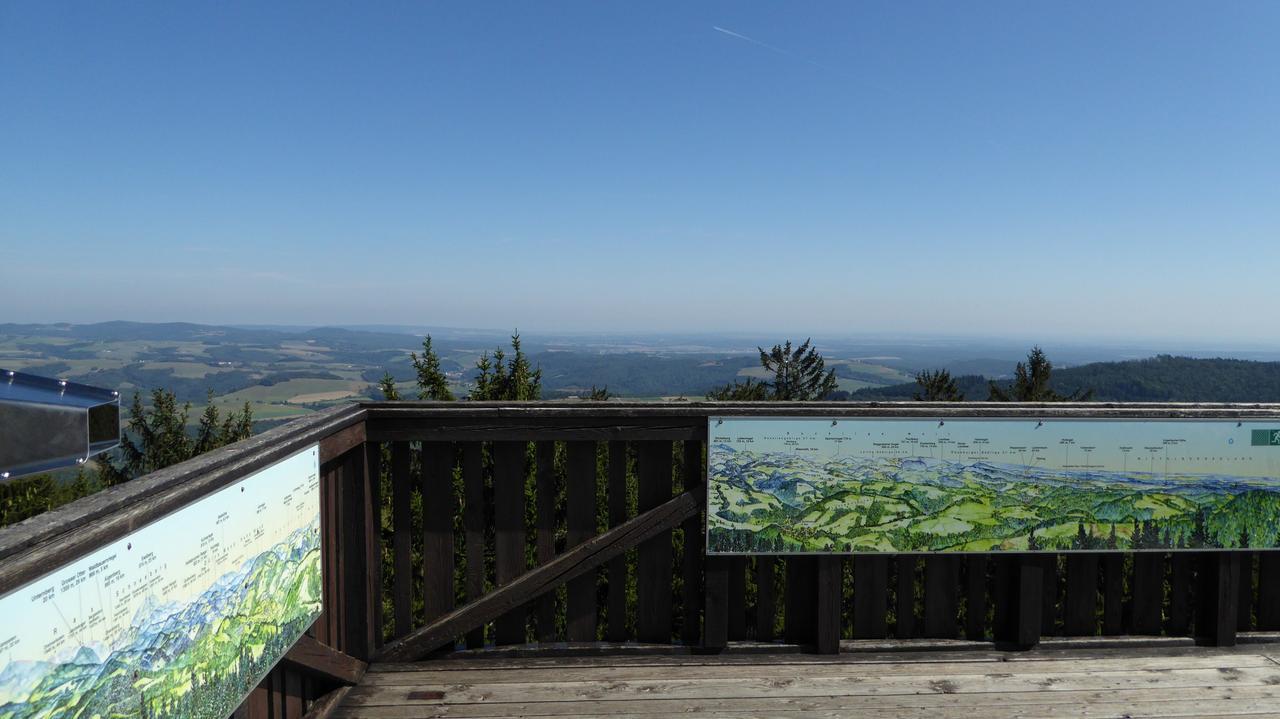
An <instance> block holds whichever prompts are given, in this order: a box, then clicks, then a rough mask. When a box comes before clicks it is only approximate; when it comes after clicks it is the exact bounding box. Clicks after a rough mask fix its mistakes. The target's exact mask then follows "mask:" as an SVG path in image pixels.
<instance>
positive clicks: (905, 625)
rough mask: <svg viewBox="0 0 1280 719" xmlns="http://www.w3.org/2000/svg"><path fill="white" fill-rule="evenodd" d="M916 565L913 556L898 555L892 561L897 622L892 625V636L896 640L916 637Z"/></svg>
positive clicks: (915, 558) (915, 559)
mask: <svg viewBox="0 0 1280 719" xmlns="http://www.w3.org/2000/svg"><path fill="white" fill-rule="evenodd" d="M916 563H917V557H916V556H915V555H914V554H903V555H899V556H898V557H897V559H896V560H895V561H894V566H895V567H896V570H897V572H896V577H895V579H896V583H895V586H896V587H897V591H896V593H895V598H896V600H897V611H896V614H897V618H898V621H897V623H896V624H895V625H894V629H893V636H895V637H897V638H898V639H910V638H911V637H914V636H916Z"/></svg>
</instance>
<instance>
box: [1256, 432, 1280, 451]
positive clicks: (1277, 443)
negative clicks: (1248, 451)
mask: <svg viewBox="0 0 1280 719" xmlns="http://www.w3.org/2000/svg"><path fill="white" fill-rule="evenodd" d="M1249 444H1251V445H1253V446H1254V447H1280V429H1255V430H1253V441H1252V442H1250V443H1249Z"/></svg>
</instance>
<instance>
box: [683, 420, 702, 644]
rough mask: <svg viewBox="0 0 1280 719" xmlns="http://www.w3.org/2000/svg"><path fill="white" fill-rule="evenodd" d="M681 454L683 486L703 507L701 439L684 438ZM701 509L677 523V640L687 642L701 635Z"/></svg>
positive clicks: (696, 640)
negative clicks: (680, 611)
mask: <svg viewBox="0 0 1280 719" xmlns="http://www.w3.org/2000/svg"><path fill="white" fill-rule="evenodd" d="M683 450H684V452H683V458H682V460H681V461H682V469H683V471H682V475H681V476H682V477H683V478H684V482H683V483H684V489H685V491H687V492H693V493H694V494H695V495H696V496H697V497H699V498H700V501H701V503H702V505H703V507H704V509H705V506H706V501H705V498H706V479H705V478H704V476H703V475H705V474H706V465H705V464H703V457H702V442H701V441H699V440H693V439H689V440H685V441H684V447H683ZM702 522H703V512H699V513H698V514H695V515H694V516H692V517H690V518H688V519H686V520H685V521H684V524H682V525H681V530H682V534H683V535H684V556H683V557H681V562H682V567H681V570H680V577H681V580H682V584H683V591H684V593H683V608H684V615H683V618H682V621H681V622H680V640H681V641H683V642H684V643H685V644H687V645H695V644H697V643H698V641H699V639H700V638H701V627H700V626H699V621H698V620H699V618H700V617H701V615H702V604H703V602H702V563H703V561H704V554H705V547H704V545H705V543H706V537H705V535H704V534H703V532H704V531H705V530H704V529H703V524H702Z"/></svg>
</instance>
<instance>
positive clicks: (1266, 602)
mask: <svg viewBox="0 0 1280 719" xmlns="http://www.w3.org/2000/svg"><path fill="white" fill-rule="evenodd" d="M1258 554H1259V555H1260V556H1259V557H1258V629H1260V630H1263V631H1274V630H1277V629H1280V550H1274V549H1272V550H1267V551H1265V552H1259V553H1258Z"/></svg>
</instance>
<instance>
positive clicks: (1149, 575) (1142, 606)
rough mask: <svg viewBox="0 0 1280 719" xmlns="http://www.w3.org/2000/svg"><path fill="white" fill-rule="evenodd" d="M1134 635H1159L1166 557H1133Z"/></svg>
mask: <svg viewBox="0 0 1280 719" xmlns="http://www.w3.org/2000/svg"><path fill="white" fill-rule="evenodd" d="M1130 586H1131V587H1132V592H1131V593H1132V595H1133V624H1132V628H1131V633H1133V634H1159V633H1160V630H1161V626H1160V625H1161V616H1160V610H1161V607H1163V606H1164V555H1163V554H1160V553H1157V552H1138V553H1135V554H1134V555H1133V579H1132V582H1131V585H1130Z"/></svg>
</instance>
